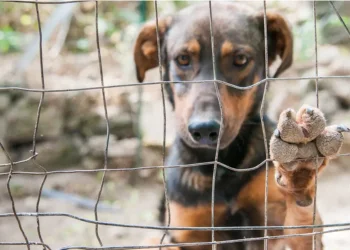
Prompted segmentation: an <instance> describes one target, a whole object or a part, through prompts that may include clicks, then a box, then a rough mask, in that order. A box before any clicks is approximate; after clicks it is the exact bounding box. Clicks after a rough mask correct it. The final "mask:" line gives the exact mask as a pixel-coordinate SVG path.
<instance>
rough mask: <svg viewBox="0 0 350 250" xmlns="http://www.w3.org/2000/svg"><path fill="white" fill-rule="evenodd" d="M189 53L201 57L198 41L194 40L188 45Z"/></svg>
mask: <svg viewBox="0 0 350 250" xmlns="http://www.w3.org/2000/svg"><path fill="white" fill-rule="evenodd" d="M186 47H187V51H188V52H189V53H191V54H195V55H199V53H200V51H201V45H200V44H199V42H198V41H197V40H196V39H192V40H190V41H189V42H187V43H186Z"/></svg>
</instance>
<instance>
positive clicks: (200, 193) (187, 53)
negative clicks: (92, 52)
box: [134, 2, 349, 250]
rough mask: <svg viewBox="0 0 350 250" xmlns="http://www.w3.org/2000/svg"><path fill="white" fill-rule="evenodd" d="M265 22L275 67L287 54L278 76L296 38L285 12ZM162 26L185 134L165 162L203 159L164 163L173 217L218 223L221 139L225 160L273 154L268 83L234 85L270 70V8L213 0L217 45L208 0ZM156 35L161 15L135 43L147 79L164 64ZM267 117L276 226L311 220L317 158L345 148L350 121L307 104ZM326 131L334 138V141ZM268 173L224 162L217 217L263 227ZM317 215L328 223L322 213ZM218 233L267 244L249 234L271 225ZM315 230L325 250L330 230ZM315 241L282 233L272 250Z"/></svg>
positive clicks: (197, 235)
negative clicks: (329, 122) (330, 117)
mask: <svg viewBox="0 0 350 250" xmlns="http://www.w3.org/2000/svg"><path fill="white" fill-rule="evenodd" d="M266 21H267V34H266V36H267V42H268V58H267V59H268V60H267V61H268V65H267V67H270V66H271V65H272V64H273V63H274V62H275V61H276V59H277V58H280V61H281V62H280V64H279V66H278V68H277V70H276V72H275V75H274V77H277V76H279V75H280V74H281V73H283V72H284V71H285V70H286V69H288V68H289V67H290V65H291V64H292V61H293V37H292V32H291V29H290V27H289V25H288V23H287V21H286V20H285V19H284V18H283V17H282V16H281V15H280V14H278V13H275V12H270V11H268V12H267V14H266ZM158 31H159V42H160V44H159V46H160V49H161V66H162V67H163V69H164V72H163V80H165V81H169V82H172V83H169V84H166V85H165V88H166V91H167V94H168V97H169V101H170V103H171V104H172V106H173V108H174V112H175V116H176V119H175V120H176V139H175V141H174V143H173V145H172V147H171V149H170V152H169V155H168V157H167V162H166V164H167V165H168V166H173V165H174V166H176V165H182V164H195V163H203V164H202V165H201V166H195V167H191V168H167V169H166V170H165V171H166V181H167V192H168V197H169V208H170V214H171V220H170V226H171V227H210V226H211V212H212V211H211V199H212V198H211V196H212V185H213V171H214V167H213V163H212V162H213V161H214V160H215V154H216V147H217V143H218V141H220V143H219V154H218V161H219V162H221V163H223V164H225V166H229V167H233V168H236V169H239V170H247V169H249V168H252V167H254V166H257V165H258V164H260V163H261V162H263V161H264V160H265V159H266V149H265V143H264V134H263V130H262V126H261V118H260V113H259V112H260V107H261V103H262V99H263V93H264V86H265V85H264V84H260V85H255V86H253V87H251V88H247V89H244V90H242V89H237V88H234V87H232V86H229V85H230V84H233V85H237V86H240V87H247V86H250V85H252V84H253V83H256V82H259V81H261V80H263V79H265V78H266V77H265V76H266V73H265V72H266V67H265V40H264V39H265V37H264V13H263V12H258V11H256V10H254V9H252V8H251V7H248V6H246V5H243V4H238V3H229V2H221V3H219V2H213V4H212V31H213V38H214V45H215V46H214V51H213V53H212V43H211V42H212V41H211V36H210V19H209V6H208V3H205V4H195V5H191V6H189V7H187V8H185V9H183V10H181V11H179V12H178V13H176V14H174V15H171V16H166V17H161V18H159V20H158ZM157 41H158V39H157V34H156V21H152V22H149V23H146V24H145V25H144V27H143V28H142V29H141V31H140V33H139V35H138V37H137V40H136V43H135V47H134V60H135V65H136V73H137V79H138V81H139V82H143V81H144V78H145V74H146V72H147V71H148V70H149V69H152V68H155V67H158V63H159V62H158V47H157V46H158V42H157ZM212 54H214V57H215V61H216V65H215V75H216V79H215V80H220V81H224V82H226V83H228V85H224V84H218V88H217V89H216V87H215V84H214V81H213V82H210V80H213V79H214V69H213V60H212ZM208 80H209V81H208ZM181 81H192V82H197V83H193V84H192V83H186V82H184V83H181ZM217 91H218V92H219V94H220V100H219V99H218V97H217ZM220 104H222V110H221V108H220ZM221 115H222V124H221ZM263 120H264V124H265V130H266V136H267V138H271V141H270V146H269V150H270V155H271V157H272V159H273V160H274V161H273V162H269V167H268V170H267V172H268V207H267V208H268V210H267V225H268V226H295V225H312V224H313V222H314V221H313V220H314V218H313V207H314V206H313V205H314V197H315V192H314V190H315V176H316V168H315V166H314V165H315V159H314V158H315V157H316V158H317V157H319V158H317V159H318V160H317V163H318V172H320V171H321V170H322V169H323V168H324V167H325V166H326V165H327V164H328V161H329V159H331V158H332V157H333V156H334V155H336V154H337V152H338V151H339V149H340V147H341V142H342V135H341V133H342V132H345V131H349V129H348V128H346V127H345V126H331V127H326V126H325V119H324V116H323V114H322V112H321V111H320V110H319V109H317V108H313V107H311V106H307V105H306V106H303V107H301V109H300V110H299V111H298V112H297V113H295V112H294V111H293V110H286V111H284V112H283V113H282V114H281V116H280V118H279V121H278V123H277V129H276V130H275V128H276V124H275V123H274V122H272V121H271V120H270V119H269V118H268V117H266V115H264V116H263ZM221 126H222V128H221ZM220 128H221V129H222V133H221V134H220ZM220 135H221V136H220ZM327 136H328V137H327ZM329 138H331V139H329ZM327 140H328V142H331V143H330V144H332V143H333V144H334V145H333V144H332V145H333V146H334V147H333V146H332V145H329V144H327V143H326V141H327ZM316 142H317V143H316ZM321 148H323V149H324V150H323V151H322V150H321ZM321 152H323V153H321ZM310 157H311V158H312V157H313V159H311V158H310ZM301 160H302V161H301ZM206 162H209V163H207V164H205V163H206ZM210 162H211V163H210ZM263 166H265V165H263ZM265 175H266V171H265V168H264V167H261V168H254V169H251V170H249V171H232V170H230V169H227V168H224V167H222V166H221V165H218V166H217V172H216V176H215V183H214V184H215V204H214V218H215V219H214V224H215V226H220V227H228V226H231V227H232V226H264V218H265V217H264V211H265V209H264V208H265V205H264V204H265V203H264V202H265ZM165 203H166V202H165V198H164V197H163V199H162V201H161V205H160V221H161V222H162V223H163V224H164V225H167V223H168V221H167V218H168V214H167V209H166V206H165ZM315 223H316V224H321V223H322V221H321V218H320V216H319V214H318V212H316V216H315ZM315 231H316V232H320V231H322V229H320V228H316V229H315ZM312 232H313V229H312V228H311V229H310V228H306V229H305V228H297V229H291V228H286V229H274V230H272V229H271V230H268V231H267V234H268V236H279V235H289V234H301V233H312ZM214 236H215V240H216V242H217V243H218V242H220V241H225V240H231V242H230V243H229V244H219V243H218V244H217V246H216V248H217V249H220V250H225V249H231V250H238V249H242V250H243V249H245V250H248V249H249V250H252V249H263V243H264V242H263V241H262V240H261V238H260V240H255V241H247V239H248V238H257V237H263V236H264V233H263V230H254V231H253V230H231V231H230V230H228V231H224V230H222V231H216V232H215V235H214ZM167 238H168V243H194V242H201V243H205V242H207V243H208V242H211V231H210V230H209V231H200V230H197V231H196V230H169V231H168V234H167ZM315 238H316V241H315V242H316V249H318V250H321V249H322V248H323V246H322V240H321V236H320V235H316V236H315ZM242 239H243V240H242ZM235 240H236V242H234V241H235ZM159 242H160V238H149V239H147V243H146V245H147V244H148V245H149V244H154V245H157V244H159ZM312 244H313V238H312V236H307V237H286V238H278V237H277V238H275V239H270V240H269V241H268V245H269V249H272V250H279V249H285V248H286V247H289V248H291V249H293V250H304V249H305V250H306V249H307V250H309V249H311V247H312ZM162 249H182V250H187V249H201V250H207V249H211V245H210V244H203V245H200V246H182V247H175V246H173V247H162Z"/></svg>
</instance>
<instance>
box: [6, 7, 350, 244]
mask: <svg viewBox="0 0 350 250" xmlns="http://www.w3.org/2000/svg"><path fill="white" fill-rule="evenodd" d="M2 2H12V3H32V4H35V10H36V15H37V22H38V32H39V49H40V50H39V52H40V54H39V57H40V74H41V83H42V88H41V89H34V88H23V87H12V86H4V87H0V91H23V92H32V93H40V94H41V97H40V101H39V104H38V109H37V116H36V122H35V126H34V132H33V142H32V155H31V156H30V157H28V158H27V159H24V160H20V161H17V162H13V161H12V159H11V156H10V154H9V153H8V151H7V150H6V148H5V147H4V145H3V144H2V143H1V142H0V147H1V149H2V150H3V152H4V154H5V156H6V158H7V159H8V162H9V163H4V164H0V168H4V167H9V171H8V172H3V173H0V176H5V175H6V176H7V191H8V194H9V198H10V200H11V204H12V213H2V214H0V218H5V217H14V218H15V220H16V223H17V224H18V228H19V230H20V231H21V234H22V236H23V239H24V242H0V246H25V247H26V248H27V249H28V250H30V249H31V246H42V247H43V249H49V250H51V248H50V246H49V245H48V244H46V243H45V240H44V239H43V237H42V234H41V227H40V218H42V217H65V218H69V219H72V220H77V221H82V222H85V223H89V224H94V225H95V235H96V238H97V240H98V242H99V244H100V247H85V246H66V247H62V248H60V249H61V250H64V249H67V250H68V249H147V248H154V247H159V248H162V247H175V246H178V247H181V246H187V247H190V246H197V247H198V246H208V245H211V246H212V249H213V250H214V249H216V246H217V245H221V244H231V243H237V242H248V241H264V250H267V249H268V240H272V239H283V238H290V237H310V236H312V237H313V246H312V249H316V236H317V235H321V234H326V233H335V232H341V231H350V222H344V223H335V224H323V225H316V224H315V218H316V196H317V174H316V178H315V194H316V195H315V200H314V208H313V225H302V226H268V225H267V220H268V213H267V208H268V201H267V197H268V165H269V163H270V162H271V161H272V160H273V159H270V158H269V154H268V143H267V137H266V131H265V125H264V120H263V114H264V107H265V106H264V105H265V97H266V91H267V88H268V85H269V83H270V82H274V81H276V80H279V81H290V80H314V81H315V94H316V106H317V107H319V97H318V81H319V80H321V79H350V75H346V76H319V75H318V51H317V50H318V44H317V22H316V2H315V1H313V18H314V43H315V44H314V51H315V76H310V77H288V78H286V77H285V78H283V77H281V78H271V77H270V76H269V67H268V44H267V17H266V0H264V1H263V9H264V47H265V70H266V71H265V79H263V80H261V81H259V82H256V83H254V84H251V85H249V86H247V87H241V86H237V85H234V84H231V83H227V82H224V81H221V80H217V77H216V61H215V51H214V49H215V40H214V36H213V25H212V22H213V18H212V12H213V10H212V4H211V1H209V2H208V3H209V5H208V9H209V14H208V16H209V23H210V38H211V49H212V63H213V79H211V80H204V81H171V82H170V81H164V80H163V72H162V64H161V62H162V55H161V48H160V34H159V25H158V7H157V1H154V8H155V13H156V35H157V50H158V61H159V76H160V79H161V81H155V82H143V83H126V84H118V85H109V86H105V85H104V77H103V65H102V56H101V49H100V38H99V27H98V15H99V10H98V3H99V2H103V0H100V1H98V0H62V1H26V0H3V1H2ZM77 2H78V3H80V2H94V3H95V32H96V47H97V56H98V63H99V73H100V80H101V86H99V87H86V88H70V89H47V88H46V86H45V75H44V61H43V58H44V56H43V45H42V30H41V21H40V12H39V5H40V4H67V3H77ZM329 3H330V5H331V7H332V9H333V11H334V12H335V13H336V15H337V17H338V19H339V20H340V22H341V23H342V25H343V27H344V28H345V31H346V32H347V33H348V35H349V38H350V31H349V28H348V27H347V25H346V23H345V22H344V20H343V18H342V16H341V15H340V14H339V12H338V10H337V8H336V7H335V5H334V3H333V2H332V1H329ZM167 83H188V84H199V83H213V84H214V85H215V90H216V95H217V98H218V101H219V106H220V112H221V124H223V115H222V102H221V97H220V93H219V87H218V84H221V85H227V86H229V87H232V88H235V89H239V90H249V89H251V88H254V87H256V86H258V85H261V84H264V93H263V98H262V102H261V106H260V119H261V127H262V132H263V137H264V146H265V153H266V159H265V160H264V161H262V162H261V163H259V164H258V165H256V166H253V167H250V168H246V169H238V168H234V167H231V166H227V165H226V164H223V163H221V162H219V161H218V153H219V148H220V139H221V134H222V126H220V131H219V137H218V138H219V139H218V143H217V148H216V153H215V159H214V161H211V162H202V163H196V164H184V165H173V166H165V142H166V124H167V119H166V109H165V94H164V84H167ZM144 85H160V87H161V94H162V106H163V121H164V122H163V126H164V127H163V151H162V152H163V154H162V155H163V159H162V161H163V165H162V166H144V167H135V168H118V169H113V168H107V167H108V146H109V137H110V129H109V117H108V110H107V103H106V96H105V90H106V89H109V88H122V87H133V86H144ZM91 90H100V91H101V93H102V100H103V106H104V115H105V121H106V143H105V149H104V167H103V169H93V170H81V169H76V170H58V171H47V170H46V169H45V168H44V167H43V166H41V165H39V164H38V163H37V162H36V157H37V156H38V153H37V152H36V139H37V132H38V128H39V125H40V114H41V109H42V104H43V102H44V97H45V93H59V92H61V93H62V92H74V91H91ZM340 156H342V157H346V156H350V153H344V154H338V155H337V157H340ZM322 159H323V157H316V158H315V159H314V160H315V162H316V166H318V164H317V163H318V161H319V160H322ZM25 162H32V163H33V164H34V166H35V167H36V168H38V169H40V170H41V171H37V172H25V171H14V166H16V165H19V164H22V163H25ZM209 164H211V165H213V166H214V171H213V177H212V178H213V182H212V193H211V210H212V211H211V227H171V226H170V225H171V213H170V212H171V211H170V207H169V199H168V193H167V188H166V176H165V169H168V168H192V167H197V166H204V165H209ZM264 165H265V168H266V174H265V206H264V226H242V227H219V226H217V227H215V225H214V204H215V178H216V170H217V166H221V167H223V168H226V169H228V170H231V171H234V172H248V171H253V170H256V169H258V168H260V167H262V166H264ZM145 169H159V170H161V171H162V175H163V184H164V194H165V199H166V210H167V216H168V217H167V223H166V226H149V225H141V224H123V223H111V222H104V221H99V219H98V212H97V208H98V203H99V201H100V197H101V193H102V190H103V186H104V181H105V176H106V174H107V173H108V172H115V171H140V170H145ZM99 172H102V173H103V177H102V180H101V184H100V188H99V190H98V194H97V198H96V203H95V207H94V216H95V219H94V220H91V219H86V218H83V217H80V216H77V215H73V214H70V213H51V212H40V211H39V208H40V198H41V194H42V189H43V187H44V185H45V182H46V179H47V177H48V176H50V175H53V174H79V173H99ZM316 173H317V167H316ZM13 175H28V176H31V175H33V176H43V179H42V182H41V185H40V189H39V194H38V198H37V202H36V210H35V211H36V212H35V213H26V212H20V213H19V212H17V210H16V206H15V201H14V199H13V196H12V193H11V188H10V182H11V178H12V176H13ZM21 217H35V218H36V221H37V234H38V237H39V240H40V242H33V241H30V240H29V239H28V236H27V235H26V233H25V231H24V229H23V226H22V224H21V220H20V218H21ZM99 226H113V227H122V228H135V229H136V228H138V229H151V230H162V231H164V235H163V237H162V238H161V240H160V243H159V244H158V245H147V246H146V245H143V246H140V245H129V246H103V242H102V239H101V237H100V235H99ZM332 228H335V229H332ZM284 229H312V230H313V232H312V233H301V234H288V235H277V236H269V235H268V230H284ZM315 229H327V230H324V231H321V232H320V231H315ZM171 230H194V231H211V241H210V242H194V243H176V244H175V243H174V244H164V243H163V240H164V237H165V235H166V233H167V232H168V231H171ZM235 230H263V231H264V236H263V237H255V238H243V239H235V240H226V241H215V231H235Z"/></svg>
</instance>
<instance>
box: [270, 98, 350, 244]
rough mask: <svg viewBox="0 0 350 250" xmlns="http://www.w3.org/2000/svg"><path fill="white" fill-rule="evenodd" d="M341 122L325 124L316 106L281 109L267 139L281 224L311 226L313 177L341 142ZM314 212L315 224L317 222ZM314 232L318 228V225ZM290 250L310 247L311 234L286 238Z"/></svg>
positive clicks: (294, 231)
mask: <svg viewBox="0 0 350 250" xmlns="http://www.w3.org/2000/svg"><path fill="white" fill-rule="evenodd" d="M349 131H350V130H349V129H348V128H346V127H345V126H343V125H340V126H329V127H326V121H325V118H324V116H323V114H322V112H321V111H320V110H319V109H316V108H313V107H310V106H306V105H304V106H303V107H302V108H301V109H300V110H299V111H298V113H295V112H294V111H293V110H286V111H284V112H282V114H281V116H280V118H279V122H278V126H277V129H276V131H275V133H274V135H273V136H272V138H271V142H270V152H271V158H272V159H273V160H274V165H275V179H276V182H277V185H278V187H279V189H280V190H281V191H282V193H283V194H284V195H285V199H286V206H287V211H286V217H285V222H284V225H285V226H297V225H312V224H313V220H314V214H313V212H314V200H315V178H316V174H317V172H321V170H322V169H323V168H324V167H325V166H326V165H327V164H328V162H329V159H331V158H332V157H333V156H335V155H336V154H337V153H338V152H339V150H340V148H341V145H342V140H343V136H342V132H349ZM321 223H322V221H321V218H320V216H319V214H318V212H316V215H315V224H321ZM312 231H313V230H312V229H311V228H307V229H287V230H284V233H285V234H304V233H312ZM315 231H318V232H319V231H322V229H321V228H317V229H315ZM286 241H287V244H288V245H289V247H290V248H291V249H293V250H309V249H311V248H312V244H313V242H312V237H311V236H310V237H309V236H308V237H291V238H287V239H286ZM322 248H323V247H322V241H321V235H318V236H317V237H316V249H318V250H321V249H322Z"/></svg>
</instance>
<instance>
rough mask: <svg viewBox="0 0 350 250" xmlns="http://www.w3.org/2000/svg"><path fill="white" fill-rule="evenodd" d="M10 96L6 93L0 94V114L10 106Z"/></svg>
mask: <svg viewBox="0 0 350 250" xmlns="http://www.w3.org/2000/svg"><path fill="white" fill-rule="evenodd" d="M10 103H11V97H10V96H9V95H7V94H1V95H0V114H3V113H4V112H5V111H6V110H7V109H8V108H9V106H10Z"/></svg>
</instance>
